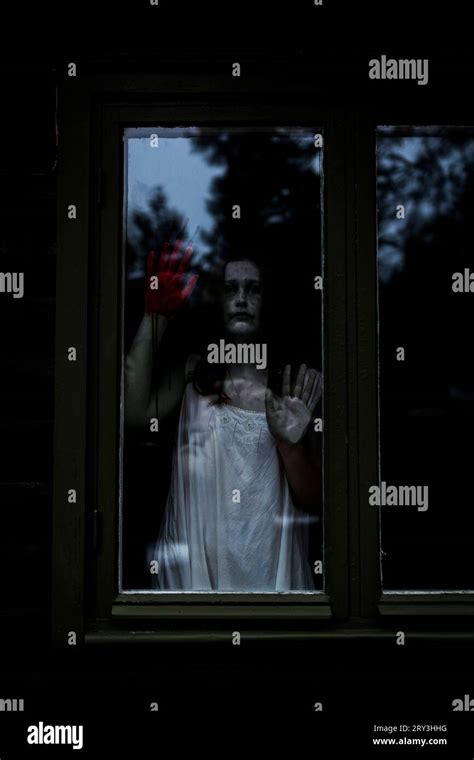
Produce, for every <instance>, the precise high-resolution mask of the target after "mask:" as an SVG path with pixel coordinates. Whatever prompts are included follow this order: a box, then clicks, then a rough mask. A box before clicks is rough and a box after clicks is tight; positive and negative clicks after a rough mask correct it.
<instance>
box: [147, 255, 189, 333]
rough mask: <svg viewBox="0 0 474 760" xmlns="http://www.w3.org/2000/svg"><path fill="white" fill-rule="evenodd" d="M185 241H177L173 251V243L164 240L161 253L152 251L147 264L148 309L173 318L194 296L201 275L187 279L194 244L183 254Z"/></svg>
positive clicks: (150, 311)
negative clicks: (171, 251) (182, 248)
mask: <svg viewBox="0 0 474 760" xmlns="http://www.w3.org/2000/svg"><path fill="white" fill-rule="evenodd" d="M180 248H181V240H177V241H176V243H175V245H174V249H173V253H172V254H170V253H169V250H168V249H169V244H168V243H164V244H163V248H162V250H161V256H160V258H159V261H158V256H157V255H156V253H155V251H150V253H149V254H148V258H147V266H146V283H145V311H146V312H148V313H153V314H162V315H164V316H166V317H168V318H169V317H172V316H173V315H174V314H175V313H176V312H177V311H178V309H179V308H180V307H181V306H182V304H183V303H185V302H186V301H187V300H188V298H189V296H190V295H191V293H192V291H193V289H194V286H195V285H196V282H197V279H198V275H197V274H193V275H191V276H190V277H189V279H188V280H187V282H186V278H185V274H186V266H187V264H188V262H189V259H190V258H191V254H192V246H191V245H189V246H188V247H187V248H186V250H185V252H184V254H183V255H182V256H180V255H179V254H180Z"/></svg>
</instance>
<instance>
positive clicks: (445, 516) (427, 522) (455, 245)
mask: <svg viewBox="0 0 474 760" xmlns="http://www.w3.org/2000/svg"><path fill="white" fill-rule="evenodd" d="M473 138H474V133H473V131H472V130H471V129H466V128H440V127H413V128H403V129H400V128H394V127H381V128H379V129H378V131H377V202H378V272H379V278H378V279H379V305H380V350H379V357H380V379H381V394H380V411H381V421H380V424H381V469H382V481H383V482H384V483H385V489H387V488H388V487H390V485H391V484H396V488H397V491H398V493H397V494H395V496H396V498H395V499H394V504H393V505H390V503H388V504H387V505H386V506H384V507H382V508H381V518H382V519H381V538H382V571H383V587H384V589H385V590H387V591H389V590H405V591H414V590H418V591H424V590H427V591H436V590H443V591H465V590H470V589H472V588H473V586H474V577H473V573H472V567H471V547H472V542H473V536H474V523H473V516H472V511H471V510H470V509H469V506H468V505H469V496H468V494H469V492H470V466H469V462H470V459H471V444H470V420H471V418H472V401H473V399H474V395H473V377H472V367H471V361H470V357H469V354H468V352H466V347H465V329H466V327H467V325H469V323H470V317H471V310H472V307H471V304H470V296H469V293H470V290H469V288H470V280H469V264H470V250H471V249H472V231H471V225H470V218H471V208H472V183H473V171H474V139H473ZM400 487H402V488H403V487H404V490H405V493H406V498H405V503H399V496H402V498H403V492H402V491H401V490H400ZM408 487H409V488H410V489H411V493H409V491H408V490H407V488H408ZM414 488H416V494H415V491H414Z"/></svg>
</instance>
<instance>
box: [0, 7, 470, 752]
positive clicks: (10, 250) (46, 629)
mask: <svg viewBox="0 0 474 760" xmlns="http://www.w3.org/2000/svg"><path fill="white" fill-rule="evenodd" d="M166 5H168V6H169V5H170V3H167V4H165V3H164V2H163V3H162V8H163V9H165V8H166ZM175 5H176V6H177V8H178V10H179V9H180V6H181V10H182V9H183V6H184V7H186V6H185V5H184V4H182V3H181V4H178V3H175ZM190 5H192V7H191V8H190V9H188V10H189V17H186V18H185V17H183V16H182V14H178V15H177V16H176V17H174V18H172V19H167V20H166V22H165V21H163V22H162V23H161V24H158V23H157V22H156V21H155V19H153V21H150V19H149V17H148V16H147V15H146V14H147V12H149V9H146V8H142V7H141V6H139V9H140V10H139V9H137V5H135V11H133V13H132V10H131V8H130V6H129V7H127V6H126V5H119V4H115V3H109V4H103V6H102V7H100V6H99V5H97V4H96V5H95V6H91V7H87V6H86V5H84V4H81V6H80V8H79V7H78V6H73V5H71V6H68V7H67V8H65V7H64V6H63V8H62V10H61V11H59V10H58V9H56V8H55V7H54V6H41V7H38V6H35V7H33V4H32V5H31V7H29V6H28V5H23V4H22V6H21V8H20V9H19V13H20V14H21V17H18V18H15V19H13V21H12V22H11V26H10V21H8V24H7V19H6V18H4V24H2V28H3V30H4V31H3V37H4V46H3V51H2V64H1V71H0V75H1V79H0V82H1V99H2V118H1V125H0V126H1V139H0V219H1V221H0V230H1V234H0V256H1V269H2V271H24V272H25V296H24V298H23V299H22V300H12V299H11V297H9V296H8V297H7V296H5V295H2V296H1V297H0V309H1V311H2V320H1V325H2V331H1V338H2V351H1V352H0V362H1V373H0V383H1V388H0V393H1V396H0V398H1V405H2V414H1V417H0V426H1V438H2V444H3V445H2V457H1V460H0V462H1V464H0V473H1V475H0V478H1V482H0V490H1V511H0V542H1V545H0V578H1V588H2V596H1V610H0V615H1V617H0V626H1V634H0V635H1V641H2V647H1V650H0V676H1V678H0V684H1V693H0V697H3V698H6V697H9V696H17V697H24V698H25V700H26V703H27V709H26V711H25V713H24V714H18V715H14V714H13V715H10V716H6V715H2V716H0V720H1V729H2V731H1V733H0V751H1V757H2V759H3V758H4V757H24V755H25V754H27V753H35V752H36V754H37V755H39V756H41V754H42V753H43V752H49V754H51V755H52V754H54V753H55V752H56V756H57V757H60V756H61V757H62V756H63V754H65V752H66V751H67V752H69V749H67V750H60V749H57V751H56V748H54V749H50V748H44V749H38V748H34V749H32V748H28V747H26V745H25V742H24V739H23V737H24V734H25V726H26V725H28V724H29V723H32V722H37V721H39V720H44V721H45V722H47V721H59V720H62V721H63V722H66V723H73V724H74V723H76V724H77V723H81V722H83V723H85V725H86V741H87V746H88V749H87V750H83V753H84V752H86V754H87V755H88V756H90V757H96V756H101V755H102V754H105V753H106V752H107V753H109V752H110V750H112V751H113V750H114V749H115V750H118V749H119V748H120V749H123V750H125V749H126V748H129V749H133V750H134V755H136V756H138V757H139V756H141V755H142V754H144V752H145V748H146V749H147V750H149V749H150V748H151V749H153V750H154V751H155V752H156V753H158V752H161V751H162V744H161V742H162V741H164V740H165V739H166V740H169V739H171V740H172V741H173V743H174V746H175V748H176V747H178V748H179V750H181V749H182V750H184V749H188V748H189V747H190V746H191V748H192V749H193V751H195V752H197V751H202V750H203V749H204V750H207V749H209V748H213V747H214V746H217V739H216V736H217V734H218V733H219V734H220V733H221V731H222V733H223V739H221V740H220V743H219V749H220V754H222V751H225V753H226V754H227V753H229V752H231V750H232V749H233V748H237V747H239V748H240V746H241V742H243V747H244V749H245V751H246V753H247V754H249V753H250V751H251V749H252V747H254V746H259V747H264V748H266V749H269V747H270V741H271V740H273V741H275V740H276V741H277V742H278V741H279V740H280V739H281V738H283V736H286V737H289V738H290V739H291V740H292V742H293V751H297V752H300V753H302V752H308V751H310V752H311V753H313V752H317V750H318V749H319V748H320V746H321V744H320V742H323V741H324V742H327V743H328V746H329V747H330V748H332V749H333V750H334V749H335V748H339V747H344V748H346V749H347V750H352V751H354V750H355V749H357V750H358V749H359V748H362V749H363V750H364V749H365V752H366V754H369V753H370V752H371V745H370V736H371V724H372V723H374V722H377V721H379V722H393V723H395V722H397V721H398V722H400V721H404V720H406V721H407V722H408V723H410V722H416V723H436V722H448V723H449V725H450V734H449V741H450V746H449V748H448V752H446V751H444V752H443V750H442V749H440V748H435V750H437V751H436V756H440V755H442V756H445V757H450V758H451V757H452V758H458V757H459V758H461V757H468V758H469V757H472V756H473V754H474V752H473V745H472V741H473V740H472V730H471V720H472V718H471V717H470V714H469V713H467V714H463V713H457V714H456V713H455V714H453V713H452V712H451V702H452V700H453V699H454V698H456V697H462V696H463V695H464V694H466V693H468V694H469V693H470V694H471V696H474V674H473V658H472V654H473V650H472V645H471V644H470V643H469V642H466V643H464V644H463V643H462V642H461V643H457V644H456V645H454V644H453V643H452V642H449V641H443V640H440V641H438V642H433V641H432V642H431V643H430V644H427V643H421V642H419V641H413V640H412V641H411V642H410V643H409V644H408V645H407V646H405V647H397V646H396V645H395V643H394V636H390V637H387V638H386V639H383V640H379V641H375V640H373V641H370V640H369V641H368V640H364V641H362V640H361V641H357V640H351V641H346V640H341V639H337V638H335V639H334V640H332V641H327V642H324V641H320V642H318V643H314V644H311V645H308V644H305V645H303V644H302V643H301V644H298V643H296V644H295V643H292V644H289V643H286V644H283V643H281V642H278V641H275V642H273V643H268V642H267V643H261V644H248V643H246V642H245V641H244V642H243V643H242V645H241V646H240V647H235V646H232V645H231V644H225V645H224V644H217V643H209V645H201V646H199V647H197V646H191V645H190V644H188V643H186V642H180V643H178V644H176V645H173V646H171V645H168V644H166V645H165V644H162V645H158V646H157V645H150V646H148V648H147V647H138V646H137V647H135V646H133V647H132V646H130V647H123V646H118V645H117V646H114V647H110V648H107V649H105V648H98V649H93V650H90V651H89V650H88V651H85V652H82V651H73V650H74V648H69V651H67V652H64V653H57V652H54V651H53V650H52V649H51V647H50V611H51V610H50V589H51V573H50V562H51V504H52V479H53V460H52V444H53V424H54V416H53V393H54V361H53V357H54V322H55V265H56V201H57V198H56V183H57V167H56V165H55V161H56V146H55V118H54V114H55V81H56V77H57V75H58V72H59V71H61V70H63V67H64V66H65V63H66V62H67V61H69V60H74V61H76V60H77V61H78V62H81V63H82V64H83V65H84V66H85V67H87V68H88V69H89V70H90V71H97V72H100V71H108V72H114V71H124V70H125V71H126V70H131V69H133V67H135V68H136V70H143V69H145V70H150V69H151V70H153V68H157V69H160V61H161V56H162V54H163V51H164V50H167V51H168V52H169V53H171V52H172V51H179V55H177V56H176V59H175V64H174V65H175V66H176V67H179V66H180V65H182V66H183V70H185V69H186V65H187V63H186V62H187V61H188V60H189V58H190V57H192V55H193V51H196V50H199V56H200V60H201V62H202V65H203V67H204V68H206V70H207V71H209V70H211V71H212V70H213V68H214V67H219V66H224V65H227V61H228V60H229V58H231V59H232V60H239V56H240V57H241V58H243V59H244V58H245V56H246V55H247V54H248V51H249V50H253V51H255V52H256V54H258V55H261V56H262V57H265V58H268V56H273V57H274V60H275V72H276V73H275V75H277V72H278V70H279V67H281V66H287V65H288V61H290V62H293V63H295V62H296V64H297V66H296V68H295V70H297V71H298V72H299V75H298V76H306V77H313V78H314V81H315V92H317V93H318V94H319V96H321V97H323V98H325V99H326V101H327V102H334V103H344V102H346V103H356V104H357V103H371V102H373V101H374V100H377V99H378V98H379V97H380V98H381V99H382V100H383V101H384V105H385V107H386V108H387V109H388V110H392V113H393V118H394V119H395V120H396V119H397V109H398V107H399V106H401V105H402V104H403V105H404V106H405V107H406V106H407V103H408V104H409V103H410V100H411V101H412V102H413V104H415V103H416V101H417V99H419V98H420V97H427V96H426V95H422V93H420V90H422V89H424V88H421V87H417V86H416V85H411V84H410V87H400V86H399V85H400V84H402V83H396V82H395V83H386V84H385V85H383V84H382V83H380V88H379V89H377V90H375V89H374V87H373V86H371V85H370V84H369V82H368V78H367V75H366V72H367V60H368V59H369V58H370V57H372V56H379V55H380V54H381V53H382V52H386V53H387V54H390V55H393V56H394V57H397V58H401V57H429V58H430V77H431V84H430V85H429V88H430V93H429V97H430V98H432V99H433V101H437V102H439V103H444V104H448V105H449V104H452V107H453V108H455V107H457V106H459V103H461V102H462V103H466V101H469V100H470V98H471V92H472V76H473V73H474V56H473V52H472V49H471V47H470V46H469V44H465V43H464V42H463V41H462V40H461V38H460V34H461V29H462V27H463V26H465V25H466V23H467V20H466V18H465V17H464V16H463V13H462V10H460V8H458V7H457V6H456V5H455V4H452V3H450V4H449V8H447V7H446V6H443V10H442V17H441V18H440V19H438V20H439V21H441V22H442V24H441V26H442V37H441V38H440V40H439V41H436V40H435V38H434V37H433V34H432V33H431V31H430V26H429V25H430V23H431V22H432V21H433V16H434V15H436V13H437V11H436V9H434V8H432V6H429V5H428V4H424V5H423V4H421V3H420V4H419V8H418V7H417V6H414V4H413V3H412V4H411V5H410V6H406V7H405V6H404V5H403V4H401V3H396V4H395V3H393V4H390V5H384V11H383V12H384V14H385V15H384V24H385V27H384V28H383V29H380V23H379V22H380V21H381V18H380V13H381V12H382V11H377V6H369V5H367V7H366V6H365V5H364V6H361V4H355V3H353V4H352V5H351V7H350V8H347V7H344V6H340V5H336V4H334V3H333V4H331V5H330V4H329V3H326V5H327V8H326V7H325V8H323V9H317V11H318V12H319V11H321V12H322V13H324V14H325V15H324V16H321V20H318V22H317V24H315V22H314V17H313V20H312V21H311V20H310V21H308V17H307V16H305V17H304V18H303V15H302V16H301V17H300V16H299V15H298V13H299V12H297V11H296V9H293V10H292V11H291V12H290V6H289V5H286V6H283V10H281V9H279V8H278V7H277V6H275V5H274V4H268V7H266V14H267V15H266V19H264V21H263V23H258V20H257V18H256V15H255V12H252V11H247V10H246V9H245V6H244V5H243V4H239V6H238V7H237V6H229V8H226V10H225V11H224V9H221V10H220V11H216V12H215V14H214V16H212V14H211V13H210V16H209V17H208V18H211V19H212V22H209V23H204V24H203V26H202V27H199V26H195V24H194V23H193V17H194V15H195V14H196V13H198V14H199V12H200V11H201V10H202V8H203V6H202V4H200V6H199V7H196V5H195V4H190ZM302 5H303V4H302ZM308 5H310V6H311V5H312V4H311V3H310V4H306V5H305V7H304V13H305V14H307V13H311V12H312V11H313V8H312V7H311V8H309V7H307V6H308ZM261 7H263V5H262V6H261ZM417 9H418V10H419V12H420V15H421V16H422V23H421V26H418V31H417V35H415V36H414V41H413V42H409V39H408V38H409V36H410V33H411V32H413V31H414V30H413V24H414V21H415V18H416V11H417ZM10 10H11V9H10ZM155 10H156V9H153V12H155ZM160 10H161V9H160ZM211 10H212V9H211ZM141 12H143V14H144V19H145V21H144V22H142V23H140V22H139V19H138V16H139V15H140V13H141ZM246 13H249V14H250V15H245V14H246ZM301 13H302V14H303V11H301ZM101 14H102V16H101ZM331 14H332V15H331ZM99 17H100V18H99ZM202 20H203V19H201V21H202ZM281 20H283V21H285V23H286V29H285V31H284V32H282V31H281V30H280V31H279V32H278V34H276V32H274V31H273V30H272V28H271V26H269V25H270V24H271V23H273V22H275V21H281ZM234 22H235V23H234ZM242 22H243V23H242ZM326 22H327V26H325V24H326ZM329 22H330V23H329ZM211 23H212V26H211V25H210V24H211ZM311 23H313V24H314V26H313V27H311ZM116 24H117V25H119V26H120V32H119V30H118V27H117V26H115V25H116ZM240 24H241V25H242V26H243V29H244V31H243V32H242V34H241V35H240V36H239V26H240ZM367 24H369V25H371V24H375V26H374V27H373V32H372V34H371V35H369V37H368V39H367V38H364V39H362V38H361V36H360V35H361V32H360V30H361V29H364V28H365V27H366V25H367ZM384 24H382V26H384ZM230 26H232V27H233V31H234V35H235V38H233V39H232V40H230V39H229V27H230ZM387 26H390V30H391V31H393V33H394V39H393V40H392V41H391V42H390V43H388V42H387V43H386V44H385V45H384V44H383V43H382V39H383V35H384V34H385V32H386V27H387ZM397 27H399V28H400V33H399V34H398V35H397ZM377 28H379V31H377ZM344 31H345V32H346V33H347V32H349V33H350V39H349V40H347V39H346V40H344V35H343V32H344ZM321 43H322V45H321ZM235 56H237V57H235ZM303 64H304V65H303ZM301 72H303V73H301ZM295 84H297V81H296V80H295ZM425 89H427V88H425ZM446 107H448V106H446ZM468 108H470V109H471V112H472V106H471V105H468ZM471 123H474V115H473V117H472V118H471ZM466 333H467V334H469V327H466ZM428 627H429V628H430V629H431V630H436V628H437V624H436V622H433V623H432V625H431V624H430V625H429V626H428ZM318 700H322V701H323V702H324V712H323V714H322V715H319V714H315V713H314V712H313V708H312V705H313V703H314V702H315V701H318ZM150 701H158V702H159V703H160V711H159V713H158V714H150V713H149V711H148V704H149V702H150ZM195 719H197V722H198V728H197V730H196V728H195V727H194V723H195ZM255 721H256V722H257V723H258V725H259V729H260V730H259V732H258V734H257V739H256V740H255V739H254V740H252V741H250V738H249V731H250V728H249V727H250V723H251V722H252V723H253V722H255ZM191 725H192V726H193V730H192V731H191V730H189V731H187V728H188V726H189V727H191ZM439 735H443V734H439ZM239 740H240V741H239ZM303 740H305V741H304V743H303ZM308 740H309V741H310V742H311V744H307V743H306V741H308ZM191 742H192V743H191ZM300 742H301V744H300ZM398 749H399V751H400V753H401V750H400V748H398ZM410 749H412V748H410ZM408 751H409V750H408V749H407V750H406V752H407V753H408ZM412 751H413V752H415V750H412ZM419 751H420V752H421V751H422V750H421V749H420V750H419ZM61 753H63V754H61ZM423 753H424V754H425V755H426V756H427V757H430V756H431V753H430V751H429V750H423ZM377 754H379V755H380V754H383V753H382V752H381V751H380V752H378V753H377ZM387 754H388V753H387ZM433 756H435V755H434V753H433Z"/></svg>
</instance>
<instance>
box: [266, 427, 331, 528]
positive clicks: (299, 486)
mask: <svg viewBox="0 0 474 760" xmlns="http://www.w3.org/2000/svg"><path fill="white" fill-rule="evenodd" d="M276 446H277V449H278V453H279V454H280V457H281V460H282V463H283V467H284V470H285V474H286V478H287V480H288V485H289V487H290V491H291V495H292V497H293V501H294V502H295V506H296V507H299V508H301V509H304V510H306V511H308V512H313V513H314V512H318V513H319V512H320V507H321V505H320V500H321V494H322V488H321V460H320V459H319V457H315V456H313V455H312V453H311V452H309V451H308V449H307V447H306V446H305V445H304V444H303V443H287V442H286V441H277V444H276Z"/></svg>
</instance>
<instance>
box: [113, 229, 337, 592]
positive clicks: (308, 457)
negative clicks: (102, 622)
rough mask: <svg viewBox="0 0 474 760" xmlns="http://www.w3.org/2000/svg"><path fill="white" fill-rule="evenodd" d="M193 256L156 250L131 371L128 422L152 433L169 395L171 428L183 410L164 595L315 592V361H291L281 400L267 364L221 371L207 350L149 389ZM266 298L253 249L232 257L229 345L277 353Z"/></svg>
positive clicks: (166, 533) (164, 536)
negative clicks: (267, 330)
mask: <svg viewBox="0 0 474 760" xmlns="http://www.w3.org/2000/svg"><path fill="white" fill-rule="evenodd" d="M190 256H191V247H188V248H187V249H186V251H185V253H184V255H183V256H181V253H180V243H179V241H177V243H176V245H175V247H174V250H173V252H172V253H170V252H169V251H168V246H167V244H165V245H164V246H163V250H162V253H161V256H160V259H159V262H157V258H156V257H155V254H154V253H153V252H152V253H151V254H150V255H149V257H148V262H147V288H146V295H145V312H146V313H145V316H144V318H143V320H142V323H141V325H140V327H139V330H138V332H137V334H136V336H135V339H134V341H133V344H132V347H131V349H130V352H129V354H128V356H127V359H126V366H125V414H126V420H127V422H128V423H129V424H134V425H142V424H143V425H146V426H149V423H150V419H151V418H153V417H155V416H156V409H157V407H158V400H159V418H160V421H161V420H162V419H163V418H164V417H165V416H166V415H169V414H170V413H171V412H172V411H173V409H175V408H176V405H177V404H181V408H180V417H179V424H178V431H177V437H176V445H175V449H174V454H173V464H172V473H171V483H170V489H169V494H168V499H167V503H166V508H165V513H164V517H163V521H162V525H161V529H160V533H159V537H158V541H157V544H156V547H155V553H154V559H155V560H156V562H157V572H156V574H155V575H154V576H152V577H154V579H155V585H156V588H159V589H161V590H180V591H216V590H218V591H241V592H247V591H265V592H278V591H290V590H292V591H295V590H301V591H309V590H314V584H313V576H312V572H311V568H310V565H309V562H308V558H307V543H308V523H309V522H310V520H311V518H310V517H309V515H308V512H315V511H318V510H319V507H320V504H319V500H320V498H321V496H320V495H321V487H320V471H321V468H320V462H319V458H318V457H315V456H314V454H311V452H310V447H309V446H308V438H309V435H310V433H311V431H312V425H311V422H312V417H313V413H314V410H315V407H316V404H317V403H318V401H319V399H320V397H321V391H322V378H321V374H320V373H319V372H317V371H316V370H315V369H308V368H307V367H306V365H304V364H303V365H301V366H300V367H299V368H298V369H297V370H295V371H293V372H292V368H291V366H290V365H288V364H287V365H286V366H285V368H284V370H283V376H282V384H281V396H280V395H277V394H275V393H273V392H272V391H271V390H270V388H269V387H268V382H269V368H268V367H266V366H264V362H262V361H260V362H259V363H257V362H256V361H253V362H249V361H247V362H245V363H240V364H236V363H226V362H223V361H221V362H220V363H219V364H215V363H210V362H209V358H210V356H211V351H208V352H207V353H206V352H203V353H201V355H196V354H192V355H190V356H189V357H188V358H187V360H186V362H185V366H184V367H182V369H181V370H178V371H177V372H176V373H175V375H174V377H173V382H171V383H167V384H166V385H164V384H163V385H161V386H159V387H158V388H157V390H156V391H155V392H153V393H151V391H150V387H151V375H152V367H153V350H152V347H153V342H155V344H156V346H157V348H158V349H159V345H160V343H161V341H162V338H163V335H164V333H165V331H166V329H167V326H168V322H169V320H170V319H172V318H173V316H174V314H175V313H176V312H177V310H178V309H179V308H180V307H181V305H182V304H183V303H185V301H186V300H187V299H188V298H189V296H190V294H191V292H192V290H193V288H194V286H195V284H196V281H197V276H196V275H193V276H192V277H190V278H189V279H188V280H187V281H186V266H187V264H188V262H189V259H190ZM262 300H263V297H262V280H261V272H260V268H259V267H258V265H257V264H256V263H255V262H253V261H251V260H249V259H247V258H245V255H244V254H243V255H241V256H238V257H235V259H234V260H233V261H228V262H227V263H226V265H225V268H224V274H223V290H222V299H221V311H222V337H223V338H224V339H225V344H226V345H230V346H234V347H235V348H236V349H238V348H240V347H242V346H245V347H249V346H257V347H260V348H265V349H266V344H265V343H264V335H263V329H262ZM209 348H210V347H209ZM247 353H248V355H251V352H247ZM255 353H258V352H255ZM239 354H240V355H242V351H235V352H234V356H237V355H239ZM229 355H232V352H230V354H229ZM263 355H265V356H266V350H265V351H263V350H262V351H261V352H260V357H261V356H263ZM221 359H222V356H221ZM314 519H316V518H313V520H314Z"/></svg>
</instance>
